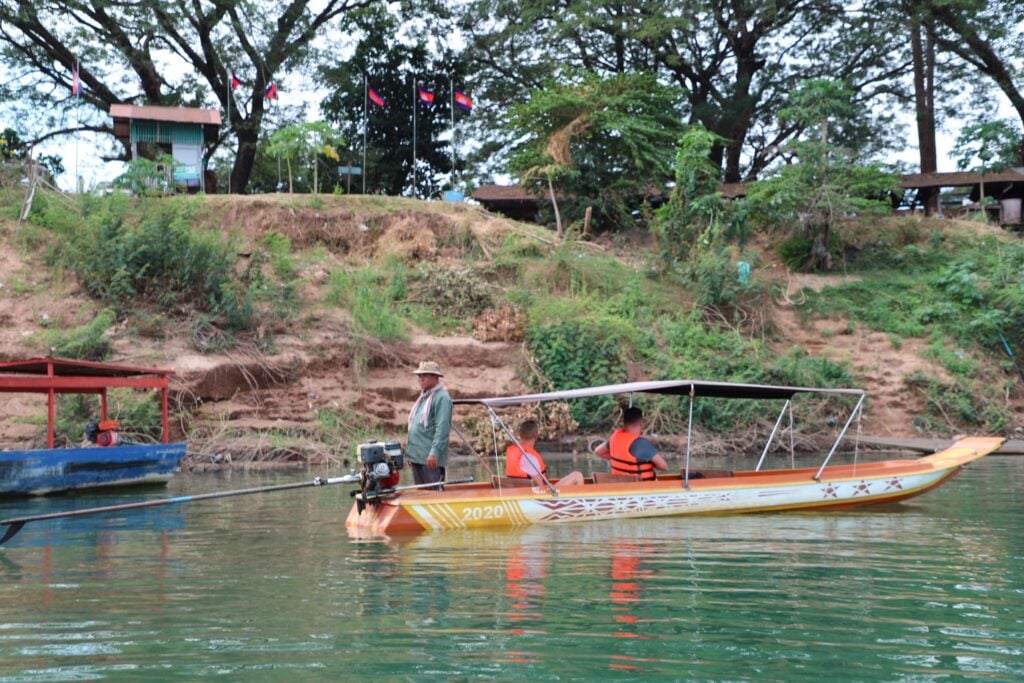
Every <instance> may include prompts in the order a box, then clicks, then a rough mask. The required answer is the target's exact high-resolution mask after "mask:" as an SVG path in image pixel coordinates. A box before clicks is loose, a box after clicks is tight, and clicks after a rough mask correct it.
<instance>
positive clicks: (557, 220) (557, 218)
mask: <svg viewBox="0 0 1024 683" xmlns="http://www.w3.org/2000/svg"><path fill="white" fill-rule="evenodd" d="M548 192H550V193H551V206H552V207H554V209H555V234H556V235H558V238H559V239H561V238H562V215H561V214H560V213H558V200H557V199H555V186H554V184H552V182H551V176H550V175H549V176H548Z"/></svg>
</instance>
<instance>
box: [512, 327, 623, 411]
mask: <svg viewBox="0 0 1024 683" xmlns="http://www.w3.org/2000/svg"><path fill="white" fill-rule="evenodd" d="M526 344H527V348H528V349H529V351H530V354H531V356H532V357H533V360H534V362H535V363H536V365H537V368H538V369H539V370H540V371H541V373H542V374H543V380H544V382H543V384H542V385H541V386H539V387H537V388H542V389H558V390H562V389H579V388H582V387H589V386H595V385H601V384H614V383H617V382H623V381H625V379H626V365H625V359H624V357H623V348H622V344H621V342H620V341H619V339H618V338H617V337H616V336H615V335H614V334H613V333H610V332H609V330H608V329H607V328H605V327H602V326H601V325H598V324H594V323H593V322H589V321H581V320H559V319H553V320H547V321H544V322H542V323H539V324H531V325H530V326H529V327H528V329H527V331H526ZM615 406H616V404H615V398H614V397H611V396H599V397H594V398H585V399H580V400H578V401H572V402H571V404H570V410H571V412H572V417H573V419H574V420H576V422H577V423H579V424H580V426H582V427H594V426H597V425H603V424H607V423H609V422H610V421H611V420H612V419H614V416H615V413H616V410H615Z"/></svg>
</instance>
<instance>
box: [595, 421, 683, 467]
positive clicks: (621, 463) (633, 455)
mask: <svg viewBox="0 0 1024 683" xmlns="http://www.w3.org/2000/svg"><path fill="white" fill-rule="evenodd" d="M643 429H644V413H643V411H642V410H640V409H639V408H637V407H635V406H630V407H628V408H625V409H624V410H623V411H622V429H619V430H618V431H616V432H615V433H614V434H612V435H611V437H610V438H609V439H608V440H607V441H605V442H604V443H603V444H601V445H600V446H598V447H597V448H596V449H594V453H595V455H597V456H598V457H599V458H604V459H605V460H607V461H608V462H610V463H611V473H612V474H620V475H625V476H634V475H635V476H636V477H637V478H639V479H641V480H645V479H654V478H655V475H654V471H655V470H660V471H664V470H667V469H668V463H667V462H665V458H663V457H661V456H660V455H658V452H657V449H655V448H654V444H652V443H651V442H650V441H648V440H647V439H645V438H644V437H642V436H641V434H642V433H643Z"/></svg>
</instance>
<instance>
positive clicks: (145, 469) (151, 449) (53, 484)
mask: <svg viewBox="0 0 1024 683" xmlns="http://www.w3.org/2000/svg"><path fill="white" fill-rule="evenodd" d="M184 457H185V444H184V443H158V444H127V445H118V446H110V447H108V448H99V447H91V448H47V449H43V450H31V451H0V496H8V495H19V496H24V495H33V496H35V495H43V494H46V493H57V492H60V491H76V490H79V489H91V488H97V487H102V486H126V485H131V484H166V483H167V482H168V481H169V480H170V478H171V477H172V476H174V473H175V472H177V471H178V465H179V463H180V462H181V459H182V458H184Z"/></svg>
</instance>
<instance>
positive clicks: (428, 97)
mask: <svg viewBox="0 0 1024 683" xmlns="http://www.w3.org/2000/svg"><path fill="white" fill-rule="evenodd" d="M416 91H417V93H418V94H419V98H420V102H421V103H423V104H425V105H427V106H428V107H433V106H434V92H433V91H432V90H427V89H425V88H424V87H423V86H422V85H421V86H418V87H417V88H416Z"/></svg>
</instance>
